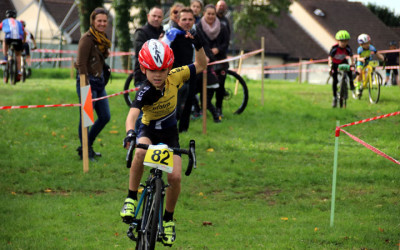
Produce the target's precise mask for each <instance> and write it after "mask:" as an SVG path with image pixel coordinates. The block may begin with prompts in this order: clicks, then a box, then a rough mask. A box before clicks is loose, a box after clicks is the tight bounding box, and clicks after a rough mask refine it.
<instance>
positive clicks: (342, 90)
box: [337, 74, 348, 108]
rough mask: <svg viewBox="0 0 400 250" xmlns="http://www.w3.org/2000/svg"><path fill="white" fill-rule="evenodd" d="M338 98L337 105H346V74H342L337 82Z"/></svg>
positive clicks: (343, 106)
mask: <svg viewBox="0 0 400 250" xmlns="http://www.w3.org/2000/svg"><path fill="white" fill-rule="evenodd" d="M337 93H338V95H339V96H338V99H339V106H340V107H341V108H345V107H346V105H347V97H348V87H347V75H346V74H343V75H342V79H341V81H340V83H339V87H338V90H337Z"/></svg>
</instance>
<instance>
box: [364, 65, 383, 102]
mask: <svg viewBox="0 0 400 250" xmlns="http://www.w3.org/2000/svg"><path fill="white" fill-rule="evenodd" d="M382 81H383V80H382V76H381V74H379V73H378V72H372V73H371V78H370V79H369V82H368V92H369V102H370V103H372V104H375V103H378V102H379V96H380V93H381V85H382Z"/></svg>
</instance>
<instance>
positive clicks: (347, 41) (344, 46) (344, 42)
mask: <svg viewBox="0 0 400 250" xmlns="http://www.w3.org/2000/svg"><path fill="white" fill-rule="evenodd" d="M347 44H349V40H339V47H340V48H346V46H347Z"/></svg>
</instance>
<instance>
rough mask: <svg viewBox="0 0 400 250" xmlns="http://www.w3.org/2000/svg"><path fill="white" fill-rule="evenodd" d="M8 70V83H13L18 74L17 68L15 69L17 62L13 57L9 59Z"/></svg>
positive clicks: (15, 81)
mask: <svg viewBox="0 0 400 250" xmlns="http://www.w3.org/2000/svg"><path fill="white" fill-rule="evenodd" d="M9 67H10V68H9V69H10V71H9V74H10V75H9V78H10V83H11V84H12V85H15V84H16V83H17V75H18V70H17V62H16V60H15V57H13V58H12V59H11V60H10V66H9Z"/></svg>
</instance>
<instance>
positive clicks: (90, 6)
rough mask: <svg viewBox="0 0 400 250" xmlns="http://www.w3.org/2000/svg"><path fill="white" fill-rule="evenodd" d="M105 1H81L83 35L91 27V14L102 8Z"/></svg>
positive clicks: (80, 18) (80, 11)
mask: <svg viewBox="0 0 400 250" xmlns="http://www.w3.org/2000/svg"><path fill="white" fill-rule="evenodd" d="M103 4H104V0H80V1H79V4H78V6H79V13H80V15H79V20H80V22H81V34H83V33H85V32H86V31H87V30H88V29H89V27H90V14H91V13H92V11H93V10H94V9H96V8H97V7H101V6H103Z"/></svg>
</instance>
